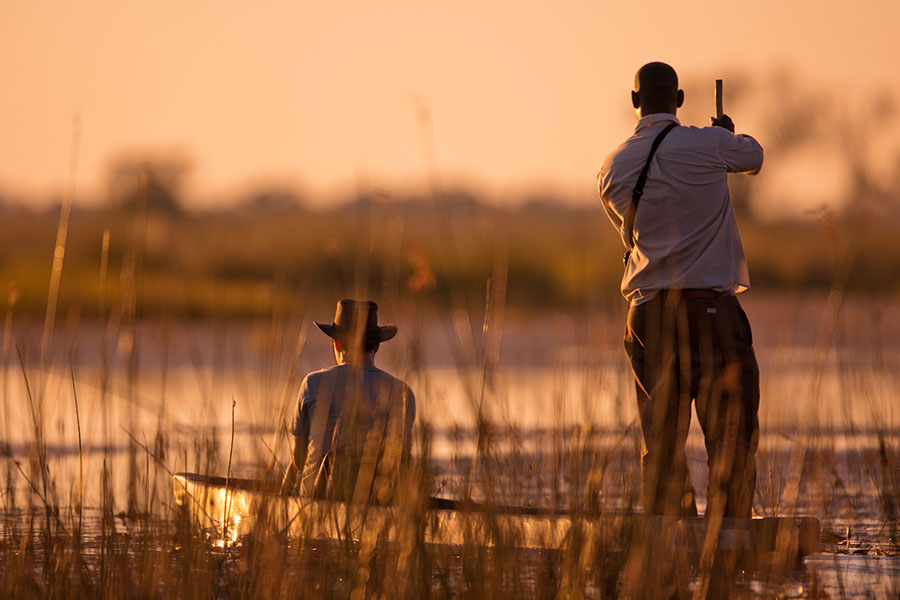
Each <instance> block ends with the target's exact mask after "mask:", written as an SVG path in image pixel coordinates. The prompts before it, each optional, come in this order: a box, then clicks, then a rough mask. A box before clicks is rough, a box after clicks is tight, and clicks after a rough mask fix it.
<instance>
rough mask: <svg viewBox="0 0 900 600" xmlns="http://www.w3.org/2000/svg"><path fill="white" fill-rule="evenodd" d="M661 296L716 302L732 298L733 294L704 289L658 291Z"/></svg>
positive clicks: (728, 291)
mask: <svg viewBox="0 0 900 600" xmlns="http://www.w3.org/2000/svg"><path fill="white" fill-rule="evenodd" d="M659 293H660V295H661V296H679V297H681V298H686V299H689V300H691V299H696V298H703V299H712V300H717V299H720V298H728V297H730V296H734V292H732V291H731V290H727V291H724V292H719V291H716V290H709V289H704V288H685V289H666V290H659Z"/></svg>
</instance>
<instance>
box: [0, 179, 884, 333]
mask: <svg viewBox="0 0 900 600" xmlns="http://www.w3.org/2000/svg"><path fill="white" fill-rule="evenodd" d="M261 198H263V199H259V198H258V199H257V200H256V202H255V203H250V204H248V205H241V206H238V207H234V208H232V209H227V210H226V209H223V210H216V211H207V212H184V211H182V210H180V209H177V208H176V207H175V206H169V207H168V208H163V207H160V206H155V205H153V204H150V205H149V207H148V204H147V203H146V202H145V203H143V206H142V207H140V209H138V207H136V206H131V207H130V208H126V207H122V206H120V207H118V208H115V209H110V208H105V209H101V208H93V209H85V208H81V209H79V208H77V207H76V208H74V209H73V210H72V211H71V215H70V220H69V228H68V239H67V240H66V244H65V249H64V259H65V268H64V270H63V272H62V273H61V279H60V281H59V287H58V292H59V293H58V300H57V302H58V305H57V306H58V310H57V314H58V315H60V316H61V317H65V316H66V315H71V314H73V313H77V314H78V315H80V316H82V317H101V318H103V317H105V316H108V312H107V311H109V310H110V309H113V308H115V307H116V306H121V305H123V304H131V305H133V308H134V310H135V311H136V313H135V316H137V317H139V318H146V317H154V316H160V315H166V316H169V317H172V318H202V317H206V316H215V317H218V318H250V317H254V316H259V315H260V313H261V312H264V311H266V310H269V311H271V310H274V311H276V312H279V313H282V312H284V311H288V310H291V309H290V307H295V306H298V305H303V304H305V303H308V302H310V301H316V300H325V299H327V300H329V301H333V299H334V298H336V297H342V296H344V295H349V291H352V290H368V291H370V292H371V293H372V294H373V295H374V296H376V297H380V298H383V299H386V300H390V301H393V300H396V299H399V298H406V299H409V300H412V301H415V302H419V303H421V304H423V305H428V306H436V307H439V308H447V307H449V306H451V304H453V303H454V300H453V298H454V296H455V297H456V298H457V300H456V302H457V303H459V302H462V301H463V300H462V299H464V301H465V303H466V304H468V305H471V306H475V307H483V306H484V298H485V293H486V287H487V286H488V285H489V283H488V282H489V280H491V278H492V277H493V276H494V275H495V273H496V272H497V269H498V268H501V269H502V270H503V278H504V285H505V299H506V303H507V304H508V305H509V306H511V307H515V308H517V309H521V310H526V311H527V310H535V311H539V310H546V309H551V310H553V309H556V310H563V311H565V310H572V309H578V308H584V307H589V306H591V305H597V306H601V307H604V308H608V307H611V306H613V305H614V303H620V302H621V296H620V295H619V293H618V287H619V280H620V278H621V268H622V267H621V253H622V252H621V242H620V241H619V240H618V239H617V238H616V236H615V234H614V232H613V230H612V228H611V227H610V226H609V223H608V222H607V220H606V217H605V215H604V214H603V212H602V209H601V208H600V207H599V204H597V205H595V206H591V207H590V208H584V207H573V206H566V205H560V204H554V203H552V202H551V201H549V200H548V201H543V202H538V201H535V202H531V203H526V204H522V205H520V206H516V207H497V206H491V205H487V204H483V203H481V202H479V201H478V200H477V199H475V198H474V197H472V196H471V195H466V194H457V195H450V196H449V197H448V199H447V200H446V202H444V203H443V204H442V206H441V207H437V208H436V207H435V205H434V204H433V203H432V202H430V201H427V200H397V201H394V200H391V199H389V198H386V197H384V196H376V197H374V198H365V199H361V200H357V201H353V202H349V203H347V204H344V205H341V206H336V207H332V208H319V209H310V208H304V207H303V206H302V205H300V204H299V203H296V202H292V201H290V200H286V199H282V200H280V201H272V200H271V199H268V200H267V198H269V197H267V196H262V197H261ZM59 218H60V214H59V208H58V207H57V208H48V209H44V210H40V211H36V210H31V209H28V208H24V207H21V206H14V205H11V204H2V203H0V288H2V289H0V294H6V295H7V298H6V302H4V304H6V305H7V306H9V307H11V308H12V309H13V310H14V312H15V314H16V315H17V316H26V317H27V316H31V317H43V316H44V314H45V310H46V306H47V290H48V288H49V287H50V284H51V281H50V280H51V269H50V268H49V267H50V265H51V263H52V262H53V248H54V239H55V236H56V234H57V226H58V222H59ZM739 219H740V221H741V224H740V225H741V232H742V237H743V240H744V247H745V251H746V253H747V257H748V262H749V264H750V267H751V282H752V284H753V289H754V291H756V290H760V291H778V292H781V291H787V292H792V293H798V292H810V291H812V292H815V291H822V290H825V291H827V290H829V289H832V288H837V289H839V291H840V292H841V293H844V292H850V293H859V294H869V295H877V296H887V297H896V296H898V295H900V279H898V278H897V277H894V276H893V275H892V274H894V273H900V241H898V240H900V235H898V232H900V225H898V221H897V219H896V218H874V217H873V218H870V219H868V220H867V221H866V222H865V223H864V224H862V225H864V226H862V228H860V226H854V222H853V221H852V219H853V217H852V215H849V214H848V215H838V214H833V213H831V212H828V211H825V210H823V211H820V212H819V213H817V214H815V215H810V216H809V218H808V219H805V220H793V221H787V222H771V223H770V222H762V221H758V220H755V219H753V218H751V216H750V215H749V214H742V215H740V217H739ZM858 220H859V219H856V221H858ZM132 284H133V285H132ZM101 313H102V314H101Z"/></svg>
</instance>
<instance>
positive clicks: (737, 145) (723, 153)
mask: <svg viewBox="0 0 900 600" xmlns="http://www.w3.org/2000/svg"><path fill="white" fill-rule="evenodd" d="M717 129H719V130H721V132H722V133H720V134H719V158H720V159H721V160H722V162H723V163H724V164H725V167H726V168H727V169H728V172H729V173H743V172H745V171H755V170H757V169H759V168H760V167H762V163H763V149H762V146H760V145H759V142H757V141H756V140H755V139H753V138H752V137H750V136H749V135H746V134H744V133H739V134H736V135H735V134H732V133H731V132H729V131H728V130H727V129H722V128H721V127H719V128H717Z"/></svg>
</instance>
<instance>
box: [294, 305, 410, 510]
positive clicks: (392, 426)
mask: <svg viewBox="0 0 900 600" xmlns="http://www.w3.org/2000/svg"><path fill="white" fill-rule="evenodd" d="M377 310H378V306H377V305H376V304H375V303H374V302H358V301H355V300H341V301H340V302H339V303H338V307H337V311H336V313H335V318H334V321H333V322H332V323H331V324H330V325H329V324H325V323H316V326H317V327H318V328H319V329H321V330H322V331H323V332H324V333H325V334H327V335H328V336H329V337H331V338H332V349H333V353H334V359H335V363H336V365H335V366H333V367H328V368H326V369H321V370H319V371H314V372H312V373H310V374H308V375H307V376H306V377H305V378H304V379H303V383H302V384H301V386H300V394H299V399H298V402H297V412H296V413H295V415H294V419H293V423H292V425H291V433H292V434H293V435H294V451H293V457H292V460H291V464H290V466H289V468H288V470H287V472H286V473H285V477H284V481H283V483H282V490H283V491H285V492H293V491H299V493H300V494H302V495H304V496H309V497H319V498H329V499H335V500H342V501H348V502H349V501H352V502H355V503H364V502H376V503H382V504H383V503H387V502H390V501H391V499H392V495H393V491H394V488H395V487H396V483H397V480H398V477H399V474H400V470H401V469H400V467H401V466H403V465H404V464H405V463H407V462H408V460H409V456H410V454H411V448H412V426H413V422H414V421H415V416H416V403H415V396H414V395H413V393H412V390H410V388H409V386H408V385H406V384H405V383H404V382H403V381H401V380H400V379H397V378H396V377H394V376H392V375H390V374H388V373H386V372H385V371H383V370H381V369H379V368H377V367H376V366H375V353H376V352H377V351H378V348H379V346H380V344H381V342H384V341H387V340H389V339H391V338H393V337H394V335H395V334H396V333H397V328H396V327H395V326H394V325H385V326H379V325H378V324H377ZM298 475H299V476H300V480H299V484H298V482H297V476H298Z"/></svg>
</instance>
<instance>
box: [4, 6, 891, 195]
mask: <svg viewBox="0 0 900 600" xmlns="http://www.w3.org/2000/svg"><path fill="white" fill-rule="evenodd" d="M639 6H641V7H647V8H646V9H644V10H638V7H639ZM897 23H900V2H898V1H897V0H858V1H857V2H855V3H846V2H843V1H837V0H824V1H823V0H817V1H812V0H756V1H754V2H749V1H742V2H730V1H727V0H719V1H717V2H712V1H706V0H687V1H685V2H681V3H671V2H652V1H651V2H644V3H627V4H626V3H614V2H609V1H600V0H596V1H593V2H558V3H550V2H528V1H526V2H522V1H516V2H511V1H510V2H505V1H504V2H489V1H486V0H477V1H468V0H454V1H453V2H436V1H427V2H423V1H421V0H410V1H401V0H381V1H379V2H349V1H348V2H333V3H323V2H307V1H300V0H296V1H284V2H271V1H262V2H254V3H245V2H240V3H238V2H212V1H208V2H195V1H190V0H153V1H152V2H146V1H143V2H136V1H132V0H119V1H108V2H99V1H95V0H79V1H77V2H72V1H68V0H67V1H57V2H45V1H41V0H0V82H2V89H3V91H2V93H0V135H2V140H3V141H2V144H0V190H3V189H7V190H13V191H14V192H16V193H27V194H37V195H43V196H46V195H49V194H57V195H58V194H59V193H61V190H62V187H63V182H64V179H65V175H66V171H67V165H68V162H69V145H70V137H71V130H72V117H73V114H75V113H78V114H80V115H81V122H82V138H81V144H80V154H79V170H78V194H79V196H80V197H89V196H90V195H92V194H93V193H94V192H95V191H96V190H98V189H100V186H101V185H102V182H103V180H104V179H103V178H104V174H105V168H106V165H107V164H108V162H109V160H110V158H111V157H113V156H114V155H115V154H116V153H118V152H122V151H130V152H153V153H160V152H172V151H177V152H180V153H182V154H183V155H185V156H188V157H190V159H191V161H192V163H193V170H192V172H191V176H190V184H191V185H190V188H189V190H188V191H189V193H190V195H191V196H192V197H194V198H197V199H199V201H201V202H212V201H215V200H216V199H220V198H228V197H231V196H233V194H234V191H235V190H236V189H239V188H241V187H245V186H247V185H252V184H255V183H256V182H259V181H264V180H267V179H270V178H275V179H278V180H280V181H286V182H290V183H294V184H296V185H298V186H300V187H301V189H302V190H304V191H305V192H306V194H307V195H308V196H310V197H321V198H329V197H333V195H334V194H335V193H338V192H340V191H344V190H347V189H351V190H352V189H353V187H354V186H356V185H359V182H363V183H362V185H365V186H371V187H382V188H387V189H388V190H391V189H398V190H399V189H400V188H402V187H403V186H405V185H407V184H411V185H422V184H423V182H424V181H425V177H424V169H423V158H422V150H421V143H420V129H419V125H418V121H417V119H416V112H415V105H416V103H417V102H423V103H425V104H426V105H427V106H428V107H429V108H430V110H431V113H432V117H433V122H434V133H435V139H436V144H437V154H438V159H439V162H440V165H441V169H442V171H443V173H444V177H445V179H446V180H454V179H463V180H465V181H468V182H471V183H474V184H478V185H481V186H483V189H484V190H485V193H486V194H487V195H488V196H489V197H490V198H492V199H495V200H499V201H503V200H504V199H505V198H510V197H513V196H515V195H517V194H520V193H521V192H522V191H523V190H527V189H535V190H536V189H539V188H551V189H555V190H559V191H562V192H563V193H565V194H567V195H570V196H573V197H577V198H584V200H585V201H592V200H593V198H594V196H595V192H594V189H593V176H594V173H595V172H596V169H597V166H598V165H599V163H600V161H601V160H602V158H603V156H604V155H605V153H606V152H607V151H609V150H610V149H612V147H613V146H614V145H615V144H617V143H618V142H619V141H620V140H621V139H623V138H624V137H625V136H627V135H628V134H629V133H630V131H631V127H632V122H633V113H631V112H630V110H629V106H628V104H627V100H628V99H627V92H628V89H629V86H630V84H631V80H632V77H633V74H634V71H635V70H636V69H637V67H638V66H640V65H641V64H643V63H644V62H647V61H648V60H665V61H667V62H669V63H670V64H672V65H673V66H675V68H676V69H678V70H679V72H680V73H681V75H682V79H685V78H686V77H690V76H695V77H700V76H702V77H707V76H708V77H709V78H710V79H712V78H713V77H715V76H718V77H723V78H724V79H725V80H726V103H727V81H728V79H729V76H732V77H733V76H736V75H738V74H741V73H746V72H771V71H772V70H773V69H776V68H778V67H780V66H787V67H789V68H790V69H791V70H792V71H794V72H796V73H801V74H803V77H804V78H805V79H806V80H808V81H812V82H815V83H816V84H819V83H821V84H822V85H827V86H832V85H833V86H835V87H836V88H837V86H840V87H841V88H842V89H847V90H851V91H853V92H854V93H862V92H863V91H865V90H867V89H869V88H870V87H871V86H873V85H874V84H877V83H878V82H879V80H878V77H879V73H888V74H890V75H891V77H893V78H896V73H897V66H896V65H897V62H898V58H900V51H898V44H897V39H896V38H897V34H896V25H897ZM895 83H896V82H895ZM710 89H711V84H710ZM710 94H711V92H710ZM692 100H695V101H696V102H703V103H705V104H707V105H710V110H711V103H712V101H711V98H701V99H694V98H690V97H689V98H688V103H690V102H691V101H692ZM727 108H728V106H727V104H726V111H727ZM732 116H733V117H734V119H735V121H736V122H737V123H738V127H739V128H740V125H741V122H742V121H741V115H740V114H732ZM750 133H752V132H750ZM762 141H763V142H765V140H762Z"/></svg>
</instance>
